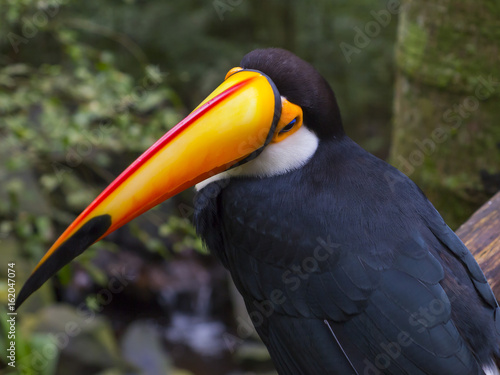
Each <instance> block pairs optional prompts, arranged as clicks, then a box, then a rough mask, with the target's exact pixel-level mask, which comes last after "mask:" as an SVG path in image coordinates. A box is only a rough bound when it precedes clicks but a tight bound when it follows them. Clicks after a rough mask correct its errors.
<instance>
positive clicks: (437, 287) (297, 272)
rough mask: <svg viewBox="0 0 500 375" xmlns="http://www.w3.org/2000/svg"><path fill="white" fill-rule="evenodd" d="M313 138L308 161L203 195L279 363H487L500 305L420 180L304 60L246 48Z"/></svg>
mask: <svg viewBox="0 0 500 375" xmlns="http://www.w3.org/2000/svg"><path fill="white" fill-rule="evenodd" d="M241 66H242V67H243V68H248V69H256V70H260V71H262V72H264V73H265V74H267V75H268V76H269V77H270V78H271V79H272V80H273V82H274V83H275V84H276V87H277V88H278V90H279V91H280V93H281V95H282V96H285V97H286V98H287V99H288V100H290V101H291V102H293V103H295V104H297V105H300V106H301V107H302V109H303V111H304V124H305V126H307V127H308V128H309V129H311V130H312V131H313V132H315V133H316V134H317V136H318V138H319V140H320V141H319V146H318V148H317V150H316V153H315V154H314V155H313V157H312V158H311V159H310V161H309V162H308V163H307V164H306V165H305V166H303V167H302V168H299V169H296V170H294V171H292V172H288V173H285V174H282V175H276V176H272V177H265V178H264V177H262V178H261V177H245V176H239V177H233V178H231V179H225V180H219V181H215V182H212V183H210V184H209V185H207V186H206V187H205V188H203V189H202V190H201V191H200V192H199V193H198V195H197V197H196V201H195V210H196V211H195V224H196V228H197V231H198V233H199V234H200V235H201V237H202V238H203V239H204V241H205V242H206V244H207V246H208V247H209V249H210V250H211V251H212V252H213V253H214V254H215V255H216V256H217V257H218V258H219V259H220V260H221V261H222V263H223V264H224V266H225V267H226V268H228V269H229V271H230V272H231V275H232V277H233V279H234V281H235V283H236V286H237V288H238V290H239V291H240V292H241V294H242V295H243V297H244V299H245V303H246V306H247V309H248V311H249V313H250V316H251V317H252V318H253V321H254V324H255V326H256V329H257V331H258V333H259V335H260V336H261V338H262V340H263V341H264V343H265V344H266V346H267V347H268V349H269V351H270V353H271V357H272V358H273V361H274V363H275V365H276V368H277V370H278V372H279V373H280V374H288V375H290V374H342V375H345V374H412V375H418V374H440V375H444V374H453V375H457V374H483V370H482V367H483V366H486V365H493V361H494V360H498V358H499V356H500V353H499V348H498V344H499V334H500V328H499V323H498V321H499V320H500V319H499V320H495V317H496V314H497V312H498V305H497V302H496V300H495V297H494V295H493V293H492V291H491V289H490V287H489V285H488V283H487V281H486V279H485V277H484V275H483V273H482V272H481V270H480V269H479V266H478V265H477V263H476V262H475V260H474V258H473V257H472V255H471V254H470V252H469V251H468V250H467V249H466V247H465V246H464V245H463V244H462V242H461V241H460V240H459V239H458V237H456V235H455V234H454V233H453V232H452V231H451V229H450V228H449V227H448V226H447V225H446V224H445V223H444V222H443V220H442V218H441V217H440V215H439V214H438V213H437V211H436V210H435V209H434V207H433V206H432V204H431V203H430V202H429V201H428V200H427V199H426V197H425V196H424V194H423V193H422V192H421V191H420V189H419V188H418V187H417V186H416V185H415V184H414V183H413V182H412V181H411V180H409V179H408V178H407V177H406V176H404V175H403V174H402V173H400V172H399V171H397V170H396V169H394V168H393V167H391V166H390V165H388V164H387V163H385V162H384V161H381V160H379V159H378V158H376V157H374V156H373V155H371V154H369V153H368V152H366V151H365V150H363V149H362V148H361V147H359V146H358V145H357V144H356V143H355V142H353V141H352V140H351V139H349V138H348V137H347V136H346V135H345V134H344V130H343V127H342V123H341V119H340V112H339V109H338V106H337V103H336V100H335V96H334V94H333V92H332V90H331V89H330V87H329V86H328V84H327V83H326V81H325V80H324V79H323V78H322V77H321V76H320V75H319V74H318V73H317V72H316V71H315V70H314V68H312V66H310V65H309V64H307V63H305V62H304V61H302V60H300V59H299V58H297V57H296V56H294V55H293V54H291V53H290V52H287V51H283V50H280V49H267V50H257V51H254V52H252V53H250V54H248V55H247V56H245V58H244V59H243V60H242V64H241Z"/></svg>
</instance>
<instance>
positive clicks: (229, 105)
mask: <svg viewBox="0 0 500 375" xmlns="http://www.w3.org/2000/svg"><path fill="white" fill-rule="evenodd" d="M281 108H282V101H281V98H280V95H279V93H278V91H277V89H276V87H275V86H274V83H273V82H272V81H271V80H270V79H269V78H268V77H267V76H265V75H264V74H262V73H261V72H258V71H250V70H243V69H241V68H235V69H232V70H231V71H230V72H229V73H228V75H227V76H226V80H225V81H224V82H223V83H222V84H221V85H220V86H219V87H218V88H217V89H216V90H215V91H214V92H213V93H212V94H210V95H209V96H208V97H207V98H206V99H205V100H204V101H203V102H202V103H201V104H200V105H199V106H198V107H197V108H196V109H195V110H194V111H193V112H192V113H191V114H190V115H189V116H187V117H186V118H185V119H184V120H182V121H181V122H180V123H179V124H177V125H176V126H175V127H174V128H172V129H171V130H170V131H169V132H167V133H166V134H165V135H164V136H163V137H162V138H160V139H159V140H158V141H157V142H156V143H155V144H154V145H152V146H151V147H150V148H149V149H148V150H147V151H146V152H145V153H144V154H142V155H141V156H140V157H139V158H138V159H137V160H136V161H135V162H133V163H132V164H131V165H130V166H129V167H128V168H127V169H126V170H125V171H124V172H123V173H122V174H121V175H119V176H118V178H117V179H116V180H115V181H113V182H112V183H111V184H110V185H109V186H108V187H107V188H106V189H105V190H104V191H103V192H102V193H101V194H100V195H99V196H98V197H97V198H96V199H95V200H94V201H93V202H92V203H91V204H90V205H89V206H88V207H87V208H86V209H85V210H84V211H83V212H82V213H81V214H80V216H78V217H77V218H76V220H75V221H74V222H73V223H72V224H71V225H70V226H69V227H68V228H67V229H66V231H65V232H64V233H63V234H62V235H61V237H59V239H58V240H57V241H56V242H55V243H54V245H52V247H51V248H50V249H49V250H48V251H47V253H46V254H45V256H44V257H43V258H42V260H40V262H39V264H38V265H37V266H36V268H35V269H34V271H33V272H32V274H31V276H30V277H29V279H28V280H27V281H26V283H25V285H24V286H23V288H22V290H21V292H20V293H19V295H18V298H17V301H16V306H17V307H18V306H19V305H20V304H21V303H23V301H24V300H25V299H26V298H27V297H28V296H29V295H30V294H31V293H33V292H34V291H35V290H37V289H38V288H39V287H40V286H41V285H42V284H43V283H44V282H45V281H47V280H48V279H49V278H50V277H51V276H53V275H54V274H55V273H56V272H57V271H58V270H59V269H61V268H62V267H63V266H64V265H66V264H67V263H69V262H70V261H71V260H72V259H74V258H75V257H76V256H78V255H80V254H81V253H82V252H83V251H84V250H85V249H87V248H88V247H89V246H90V245H92V244H93V243H94V242H96V241H99V240H100V239H101V238H103V237H105V236H106V235H108V234H109V233H111V232H113V231H114V230H116V229H118V228H119V227H121V226H122V225H124V224H125V223H127V222H128V221H130V220H132V219H133V218H135V217H136V216H138V215H140V214H142V213H143V212H145V211H147V210H149V209H150V208H152V207H154V206H156V205H157V204H159V203H161V202H163V201H164V200H166V199H168V198H170V197H172V196H173V195H175V194H177V193H179V192H181V191H182V190H185V189H186V188H188V187H190V186H193V185H194V184H196V183H198V182H200V181H203V180H204V179H206V178H208V177H210V176H212V175H214V174H216V173H219V172H222V171H224V170H227V169H228V168H230V167H232V166H234V165H236V164H237V163H238V164H239V163H242V162H245V161H247V160H249V159H250V158H253V157H255V156H256V154H257V153H258V152H260V151H261V150H262V149H263V147H264V146H265V145H266V144H267V143H269V142H270V141H271V140H272V138H273V136H274V133H275V130H276V128H277V127H279V126H278V124H279V123H280V122H283V121H285V122H286V121H288V120H287V119H283V120H282V121H280V117H281ZM285 117H286V116H285Z"/></svg>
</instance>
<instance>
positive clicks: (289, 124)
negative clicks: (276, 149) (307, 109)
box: [280, 118, 297, 134]
mask: <svg viewBox="0 0 500 375" xmlns="http://www.w3.org/2000/svg"><path fill="white" fill-rule="evenodd" d="M296 123H297V118H294V119H293V120H292V121H290V122H289V123H288V125H287V126H285V127H284V128H283V129H281V130H280V134H282V133H286V132H289V131H290V130H292V128H293V127H294V125H295V124H296Z"/></svg>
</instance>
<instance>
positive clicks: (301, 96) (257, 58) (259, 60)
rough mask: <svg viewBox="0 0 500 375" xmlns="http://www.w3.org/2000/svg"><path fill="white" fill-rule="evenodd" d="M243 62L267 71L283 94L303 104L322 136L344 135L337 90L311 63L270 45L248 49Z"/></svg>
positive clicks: (309, 124)
mask: <svg viewBox="0 0 500 375" xmlns="http://www.w3.org/2000/svg"><path fill="white" fill-rule="evenodd" d="M240 66H241V67H242V68H243V69H255V70H259V71H261V72H263V73H265V74H267V75H268V76H269V78H271V79H272V80H273V82H274V84H275V85H276V87H277V88H278V91H279V92H280V94H281V95H282V96H284V97H286V98H287V99H288V100H289V101H291V102H292V103H294V104H297V105H298V106H300V107H301V108H302V110H303V112H304V124H305V125H306V126H307V127H308V128H309V129H311V130H312V131H314V132H315V133H316V135H317V136H318V137H319V138H320V139H331V138H339V137H342V136H343V135H344V129H343V127H342V119H341V117H340V110H339V107H338V105H337V100H336V99H335V94H334V93H333V91H332V89H331V87H330V85H329V84H328V82H326V80H325V79H324V78H323V77H322V76H321V75H320V74H319V73H318V72H317V71H316V69H314V68H313V66H312V65H311V64H309V63H307V62H305V61H304V60H302V59H300V58H299V57H297V56H295V55H294V54H293V53H291V52H289V51H286V50H283V49H281V48H267V49H257V50H255V51H252V52H250V53H248V54H247V55H245V57H243V59H242V60H241V64H240Z"/></svg>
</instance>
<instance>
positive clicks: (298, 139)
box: [196, 124, 319, 190]
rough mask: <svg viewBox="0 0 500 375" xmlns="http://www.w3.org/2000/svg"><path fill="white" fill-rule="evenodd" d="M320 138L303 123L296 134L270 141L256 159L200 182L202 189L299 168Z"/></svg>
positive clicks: (311, 153)
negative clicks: (220, 183)
mask: <svg viewBox="0 0 500 375" xmlns="http://www.w3.org/2000/svg"><path fill="white" fill-rule="evenodd" d="M318 143H319V139H318V137H317V136H316V134H314V133H313V132H312V131H310V130H309V129H307V127H306V126H305V124H303V125H302V126H301V127H300V129H299V130H297V131H296V132H295V133H294V134H292V135H290V136H289V137H287V138H285V139H284V140H283V141H281V142H278V143H270V144H269V145H267V146H266V148H264V150H263V151H262V152H261V153H260V155H259V156H257V157H256V158H255V159H253V160H251V161H249V162H248V163H245V164H243V165H240V166H239V167H236V168H233V169H230V170H228V171H225V172H222V173H219V174H217V175H215V176H212V177H210V178H208V179H206V180H204V181H202V182H200V183H198V184H196V190H201V189H203V188H204V187H205V186H207V185H208V184H209V183H211V182H213V181H217V180H221V179H224V178H230V177H235V176H256V177H270V176H275V175H280V174H284V173H287V172H290V171H292V170H294V169H298V168H300V167H302V166H303V165H304V164H306V163H307V162H308V161H309V159H310V158H311V157H312V156H313V155H314V153H315V152H316V149H317V148H318Z"/></svg>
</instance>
